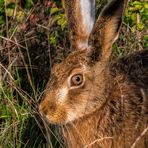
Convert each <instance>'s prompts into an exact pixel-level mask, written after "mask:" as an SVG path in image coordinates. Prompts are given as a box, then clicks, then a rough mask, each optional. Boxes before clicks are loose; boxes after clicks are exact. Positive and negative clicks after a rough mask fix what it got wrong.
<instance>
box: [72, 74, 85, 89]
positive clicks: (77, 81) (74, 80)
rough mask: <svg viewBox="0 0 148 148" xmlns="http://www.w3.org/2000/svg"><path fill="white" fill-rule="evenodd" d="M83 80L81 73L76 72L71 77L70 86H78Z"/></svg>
mask: <svg viewBox="0 0 148 148" xmlns="http://www.w3.org/2000/svg"><path fill="white" fill-rule="evenodd" d="M82 82H83V75H81V74H76V75H74V76H72V77H71V81H70V83H71V86H78V85H81V84H82Z"/></svg>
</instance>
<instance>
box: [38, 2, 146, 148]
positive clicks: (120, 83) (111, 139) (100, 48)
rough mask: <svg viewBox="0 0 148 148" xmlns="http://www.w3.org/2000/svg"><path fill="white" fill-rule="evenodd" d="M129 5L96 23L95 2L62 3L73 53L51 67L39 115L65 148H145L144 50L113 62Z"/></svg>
mask: <svg viewBox="0 0 148 148" xmlns="http://www.w3.org/2000/svg"><path fill="white" fill-rule="evenodd" d="M126 5H127V0H112V1H111V2H110V3H109V4H108V5H107V6H106V7H105V8H104V9H103V11H102V12H101V14H100V16H99V18H98V19H97V21H96V23H95V12H94V10H95V9H94V7H95V1H94V0H65V7H66V13H67V18H68V25H69V34H70V41H71V48H73V49H75V51H74V52H72V53H71V54H69V55H68V56H67V58H66V59H65V60H64V61H63V62H61V63H60V64H57V65H55V66H54V67H53V71H52V75H51V79H50V80H49V82H48V84H47V87H46V90H45V93H44V96H43V100H42V101H41V103H40V106H39V111H40V113H41V115H42V116H43V117H45V118H46V120H47V121H48V122H49V123H52V124H57V125H59V126H61V131H62V135H63V137H64V140H65V145H66V147H68V148H86V147H88V148H90V147H93V148H130V147H131V148H135V147H136V148H148V51H141V52H136V53H134V54H132V55H129V56H128V57H125V58H122V59H119V60H118V61H114V62H111V60H110V57H111V53H112V50H111V47H112V44H113V43H114V42H115V40H116V39H117V37H118V33H119V30H120V27H121V23H122V18H123V14H124V11H125V7H126Z"/></svg>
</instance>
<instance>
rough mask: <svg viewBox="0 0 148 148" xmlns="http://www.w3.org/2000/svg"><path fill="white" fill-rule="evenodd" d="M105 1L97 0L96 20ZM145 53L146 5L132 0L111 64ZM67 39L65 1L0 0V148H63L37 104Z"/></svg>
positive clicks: (147, 39) (63, 54)
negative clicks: (41, 116)
mask: <svg viewBox="0 0 148 148" xmlns="http://www.w3.org/2000/svg"><path fill="white" fill-rule="evenodd" d="M107 1H109V0H96V17H97V16H98V15H99V13H100V11H101V10H102V8H103V6H104V5H105V4H106V3H107ZM145 49H148V1H146V0H139V1H138V0H136V1H135V0H130V1H129V3H128V7H127V10H126V12H125V16H124V22H123V25H122V29H121V32H120V36H119V39H118V40H117V42H116V43H115V44H114V45H113V54H112V59H114V58H121V57H123V56H126V55H128V54H130V53H132V52H134V51H138V50H145ZM70 52H71V51H70V49H69V40H68V31H67V20H66V16H65V11H64V0H0V148H46V147H50V148H60V147H64V144H63V139H62V138H61V136H60V133H59V129H58V128H57V127H55V126H53V125H48V124H47V123H46V122H44V121H42V119H40V116H39V113H38V104H39V101H40V99H41V96H42V93H43V91H44V89H45V86H46V83H47V81H48V79H49V77H50V72H51V67H52V65H53V63H58V62H60V61H61V60H62V59H64V58H65V57H66V56H67V54H68V53H70Z"/></svg>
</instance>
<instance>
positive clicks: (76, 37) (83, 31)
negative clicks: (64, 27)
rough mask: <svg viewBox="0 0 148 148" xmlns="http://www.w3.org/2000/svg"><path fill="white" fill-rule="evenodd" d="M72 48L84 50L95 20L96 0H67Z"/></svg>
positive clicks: (66, 6)
mask: <svg viewBox="0 0 148 148" xmlns="http://www.w3.org/2000/svg"><path fill="white" fill-rule="evenodd" d="M65 8H66V14H67V19H68V28H69V35H70V42H71V48H74V49H77V50H83V49H85V48H87V47H88V38H89V35H90V33H91V31H92V28H93V26H94V21H95V0H65Z"/></svg>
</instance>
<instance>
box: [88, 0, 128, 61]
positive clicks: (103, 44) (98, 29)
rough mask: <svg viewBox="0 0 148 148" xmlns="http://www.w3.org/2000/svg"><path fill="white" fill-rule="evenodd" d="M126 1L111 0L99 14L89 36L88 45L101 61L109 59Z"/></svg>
mask: <svg viewBox="0 0 148 148" xmlns="http://www.w3.org/2000/svg"><path fill="white" fill-rule="evenodd" d="M127 1H128V0H111V2H110V3H109V4H108V5H107V6H106V7H105V8H104V9H103V11H102V12H101V14H100V16H99V18H98V19H97V21H96V24H95V26H94V28H93V31H92V33H91V35H90V39H89V43H90V44H91V45H92V46H93V47H94V48H93V49H94V50H95V53H97V55H98V53H99V57H100V60H102V61H108V60H109V58H110V55H111V47H112V44H113V43H114V41H115V40H116V39H117V38H118V34H119V30H120V27H121V24H122V18H123V14H124V11H125V6H126V4H127Z"/></svg>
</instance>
